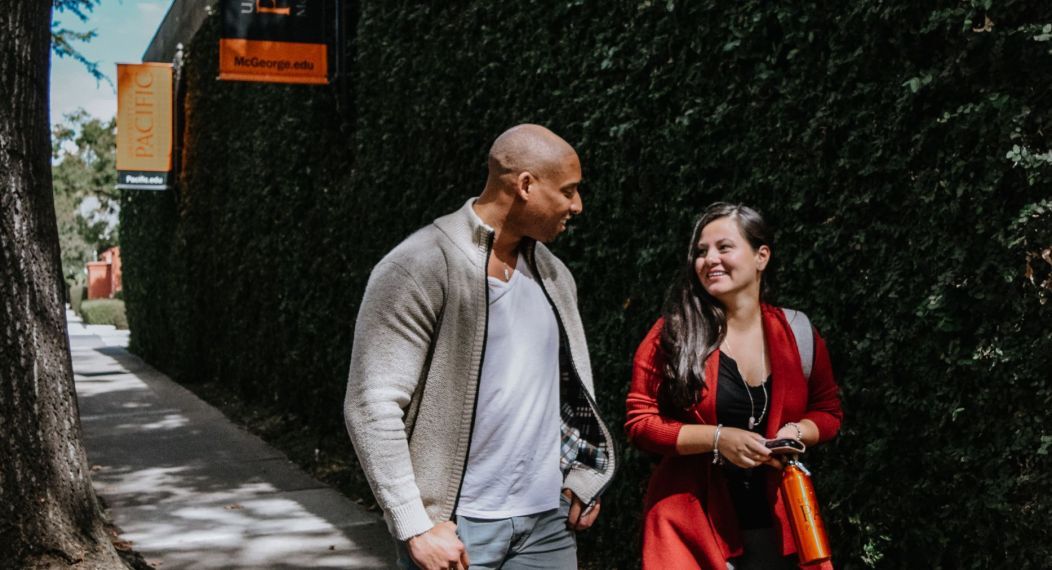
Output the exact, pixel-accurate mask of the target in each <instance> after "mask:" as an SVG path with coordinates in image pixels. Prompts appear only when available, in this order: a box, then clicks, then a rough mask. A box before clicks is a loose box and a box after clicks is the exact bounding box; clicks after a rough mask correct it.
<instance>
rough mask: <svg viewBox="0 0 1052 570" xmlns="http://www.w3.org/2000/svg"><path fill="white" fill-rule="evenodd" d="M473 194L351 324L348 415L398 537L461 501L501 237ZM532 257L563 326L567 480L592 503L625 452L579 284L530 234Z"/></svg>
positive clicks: (425, 237)
mask: <svg viewBox="0 0 1052 570" xmlns="http://www.w3.org/2000/svg"><path fill="white" fill-rule="evenodd" d="M473 203H474V199H472V200H469V201H468V202H467V203H466V204H465V205H464V206H463V207H462V208H460V209H459V210H457V211H456V212H453V213H452V214H449V215H446V216H443V217H441V218H438V219H437V220H435V221H434V223H432V224H431V225H429V226H426V227H424V228H422V229H420V230H418V231H417V232H415V233H414V234H412V235H411V236H409V237H408V238H406V240H405V241H403V242H402V243H401V244H399V245H398V246H397V247H395V248H394V249H393V250H392V251H391V252H390V253H388V254H387V256H385V257H384V258H383V259H382V260H380V262H379V263H378V264H377V265H376V267H374V268H373V271H372V274H371V275H370V278H369V283H368V285H367V286H366V290H365V295H364V297H363V299H362V304H361V307H360V309H359V312H358V319H357V322H356V323H355V329H354V346H353V348H352V351H351V367H350V374H349V377H348V382H347V395H346V398H345V400H344V418H345V420H346V424H347V431H348V433H350V436H351V441H352V442H353V444H354V448H355V451H356V452H357V454H358V460H359V462H360V463H361V465H362V468H363V470H364V471H365V475H366V477H367V479H368V480H369V484H370V486H371V487H372V490H373V494H374V495H375V497H376V500H377V502H378V503H379V504H380V506H381V507H382V508H383V510H384V516H385V518H386V519H387V523H388V527H389V528H390V530H391V534H392V535H394V537H395V538H396V539H398V540H406V539H408V538H410V537H412V536H415V535H417V534H420V533H422V532H426V531H427V530H429V529H430V528H431V527H432V526H433V525H434V524H437V523H438V522H441V521H446V520H450V518H452V516H453V514H454V512H455V510H456V506H457V501H458V500H459V493H460V486H461V482H462V479H463V475H464V469H465V467H466V464H467V457H468V451H469V449H470V443H471V432H472V426H473V424H474V416H475V406H476V395H477V393H478V382H479V376H480V373H481V368H482V367H481V365H482V359H483V357H484V355H485V347H486V324H487V319H488V307H489V302H488V287H487V284H486V265H487V261H488V258H489V253H490V248H491V246H492V239H493V229H492V228H490V227H489V226H487V225H485V224H484V223H483V222H482V221H481V220H480V219H479V217H478V216H477V215H476V214H475V212H474V210H473V209H472V204H473ZM525 257H526V260H527V262H528V263H530V265H531V267H532V268H533V269H534V271H535V272H536V274H537V275H538V276H539V277H540V283H541V286H542V288H543V289H544V291H545V293H546V294H547V295H548V298H549V299H550V301H551V304H552V308H553V309H554V311H555V314H556V317H557V320H558V322H559V325H560V337H561V343H560V346H561V349H560V364H561V378H560V412H561V414H560V415H561V419H562V464H561V466H562V469H563V473H564V482H563V486H564V487H566V488H569V489H571V490H572V491H573V492H574V493H575V494H576V495H577V496H578V497H580V498H581V499H582V500H583V501H586V502H587V501H591V500H593V499H595V498H597V497H598V495H599V494H600V493H602V491H603V490H604V489H605V488H606V486H607V485H608V484H609V482H610V480H611V479H612V478H613V476H614V471H615V468H616V464H617V458H616V453H615V448H614V441H613V439H612V437H611V434H610V430H609V429H608V428H607V426H606V425H605V424H604V423H603V421H602V420H601V419H600V417H599V412H598V409H597V408H596V405H595V400H594V397H593V394H594V390H593V385H592V369H591V363H590V362H589V359H588V346H587V344H586V342H585V335H584V327H583V325H582V324H581V317H580V314H579V313H578V310H577V289H576V285H575V284H574V281H573V277H572V276H571V274H570V272H569V270H568V269H567V268H566V266H565V265H563V263H562V262H561V261H559V259H557V258H556V257H555V256H554V255H553V254H552V253H551V252H550V251H549V250H548V249H547V248H546V247H544V245H542V244H531V245H530V246H529V247H528V248H527V250H526V255H525Z"/></svg>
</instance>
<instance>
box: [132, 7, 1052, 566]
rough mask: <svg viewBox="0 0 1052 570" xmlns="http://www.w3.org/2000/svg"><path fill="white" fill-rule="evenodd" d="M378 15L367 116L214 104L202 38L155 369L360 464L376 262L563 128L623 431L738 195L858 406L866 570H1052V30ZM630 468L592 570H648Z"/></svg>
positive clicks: (1040, 26)
mask: <svg viewBox="0 0 1052 570" xmlns="http://www.w3.org/2000/svg"><path fill="white" fill-rule="evenodd" d="M359 10H360V13H359V14H358V15H357V18H358V24H357V33H356V39H355V40H354V45H353V46H349V49H351V51H353V52H355V54H356V57H355V63H354V77H353V85H352V87H351V92H352V96H353V101H351V104H349V105H347V104H344V105H338V101H337V99H336V97H335V91H334V90H333V89H331V88H324V87H289V86H279V85H265V84H243V83H222V82H217V81H215V74H216V73H215V69H216V42H217V34H218V22H217V21H215V18H213V19H210V20H209V21H208V22H206V24H205V26H204V27H203V28H202V30H201V31H200V32H199V33H198V35H197V37H196V38H195V40H194V42H193V44H192V45H191V47H190V49H189V51H188V61H187V67H186V72H187V77H186V81H187V83H186V85H187V92H188V97H187V100H186V107H187V122H186V125H187V126H186V135H185V138H184V141H185V149H186V150H185V154H184V169H183V172H182V174H181V176H180V184H179V188H178V192H169V193H161V194H147V193H126V194H125V195H124V199H123V203H122V228H121V234H122V246H123V247H122V253H123V255H124V257H125V264H126V269H125V291H126V293H125V295H126V302H127V303H128V310H129V320H130V322H131V326H132V330H133V333H132V343H133V349H134V350H136V351H137V352H139V353H140V354H142V355H144V356H145V358H146V359H147V360H149V361H151V362H153V363H155V364H157V365H158V366H160V367H162V368H164V369H165V370H168V371H171V372H172V373H174V374H176V375H177V376H178V377H179V378H180V379H182V380H184V381H207V382H216V383H222V384H225V385H227V386H229V387H231V389H233V390H234V391H236V392H237V393H240V394H241V395H242V397H243V398H244V399H245V400H246V401H256V402H268V403H270V404H273V403H274V402H277V405H279V406H282V407H284V408H286V409H288V410H289V411H290V413H295V414H298V415H299V416H301V417H305V418H309V421H310V423H311V424H312V425H313V426H314V427H315V428H316V429H317V430H318V432H319V433H322V434H326V435H324V437H331V438H344V437H346V436H345V434H344V432H343V428H342V424H341V422H340V418H339V414H340V402H341V400H342V394H343V389H344V382H345V375H346V369H347V363H348V361H349V355H350V342H351V332H352V326H353V320H354V315H355V313H356V310H357V303H358V301H359V299H360V296H361V292H362V289H363V287H364V284H365V280H366V278H367V276H368V273H369V270H370V269H371V267H372V265H373V264H374V263H375V262H376V261H377V260H378V259H379V258H380V257H381V256H382V255H383V254H384V253H385V252H386V251H387V250H388V249H389V248H390V247H392V246H393V245H394V244H396V243H397V242H398V241H400V240H401V239H402V238H404V237H405V236H406V235H408V234H409V233H410V232H411V231H412V230H413V229H415V228H417V227H419V226H420V225H422V224H425V223H427V222H428V221H430V220H431V219H433V218H434V217H436V216H437V215H440V214H442V213H445V212H447V211H449V210H451V209H454V208H456V207H457V206H459V205H460V204H462V203H463V201H464V200H466V199H467V198H468V197H470V196H473V195H476V194H477V193H478V192H479V191H480V190H481V188H482V184H483V181H484V176H485V172H484V157H485V152H486V149H487V148H488V146H489V143H490V142H491V141H492V140H493V138H494V137H495V136H496V135H497V134H499V133H500V132H501V131H503V130H504V129H505V128H507V127H508V126H511V125H514V124H516V123H520V122H526V121H529V122H537V123H542V124H545V125H548V126H549V127H551V128H552V129H553V130H555V131H556V132H558V133H560V134H561V135H563V136H564V137H565V138H566V139H567V140H568V141H570V142H571V144H574V145H575V146H576V147H577V148H578V150H579V152H580V154H581V158H582V162H583V166H584V178H585V182H584V186H583V192H584V207H585V209H584V215H583V216H582V217H581V218H580V219H579V220H577V221H576V222H575V224H574V225H573V226H572V228H571V229H570V230H569V231H568V232H567V233H566V234H565V235H563V236H562V237H561V238H560V239H559V240H558V241H557V242H556V243H555V244H554V249H555V250H556V252H557V253H558V254H559V255H560V256H561V257H562V258H563V259H564V260H565V261H566V262H567V264H568V265H569V266H570V267H571V269H572V270H573V271H574V273H575V275H576V278H577V282H578V287H579V290H580V305H581V311H582V315H583V318H584V322H585V325H586V327H587V331H588V334H589V339H590V344H591V350H592V361H593V363H594V367H595V371H596V382H597V389H598V391H599V401H600V404H601V406H603V407H604V409H605V411H606V414H607V415H608V419H609V421H610V422H611V423H612V424H614V425H615V426H616V425H619V424H620V423H621V422H622V421H623V418H624V395H625V392H626V390H627V386H628V381H629V375H630V359H631V355H632V353H633V351H634V348H635V346H636V344H637V343H638V342H639V341H640V340H641V339H642V337H643V335H644V334H645V332H646V330H647V328H648V327H649V325H650V324H651V323H652V322H653V320H654V319H655V318H656V316H657V314H658V308H659V305H660V302H661V299H662V296H663V294H664V290H665V288H666V286H667V285H668V283H669V282H670V279H671V276H672V274H673V273H674V272H675V270H676V269H677V267H676V263H677V260H678V259H679V258H680V257H681V255H682V252H683V251H684V250H685V248H686V243H685V240H687V239H688V233H689V230H690V227H689V226H690V222H691V220H692V218H693V217H694V216H696V214H697V213H698V212H699V211H700V210H701V209H702V208H703V207H704V206H705V205H707V204H708V203H710V202H712V201H715V200H720V199H722V200H733V201H741V202H744V203H747V204H750V205H753V206H755V207H757V208H759V209H760V210H761V211H763V212H764V213H765V214H766V216H767V218H768V220H769V221H770V222H771V223H772V224H773V225H774V226H775V227H776V229H777V234H776V242H775V247H774V256H775V267H774V271H775V274H774V276H775V283H776V289H775V291H776V294H777V301H778V302H779V303H781V304H784V305H787V306H792V307H796V308H800V309H803V310H805V311H806V312H808V313H809V314H810V315H811V316H812V318H813V320H814V321H815V322H816V324H817V325H818V327H819V328H820V330H821V331H822V333H823V335H824V336H825V337H826V339H827V341H828V343H829V346H830V349H831V351H832V353H833V357H834V365H835V369H836V371H837V372H838V377H839V380H840V383H841V386H842V393H843V397H844V403H845V408H846V413H847V418H846V422H845V426H844V429H843V431H842V433H841V436H840V437H839V439H838V440H836V441H835V442H834V443H832V444H829V445H826V446H824V447H823V448H819V449H816V450H814V452H813V453H812V452H809V455H810V456H811V457H810V465H811V467H813V471H814V472H815V478H816V482H817V484H818V491H819V494H820V498H821V500H822V503H823V505H824V508H825V511H824V512H825V515H826V519H827V524H828V526H829V527H830V531H831V535H832V540H833V544H834V549H835V551H836V554H837V556H836V560H837V562H838V565H843V567H845V568H865V567H878V568H1000V567H1019V568H1043V567H1047V565H1048V564H1049V562H1050V561H1052V546H1050V541H1049V540H1048V539H1049V531H1048V521H1049V520H1052V500H1050V498H1049V493H1048V492H1047V489H1048V488H1049V487H1050V485H1052V461H1050V458H1049V450H1050V448H1052V428H1049V423H1048V417H1049V413H1048V410H1049V409H1052V382H1050V381H1052V327H1050V323H1052V305H1050V304H1049V303H1048V300H1049V299H1050V298H1052V280H1050V277H1049V276H1050V270H1052V250H1050V249H1049V248H1050V247H1052V186H1050V184H1052V154H1049V152H1050V151H1049V148H1050V144H1049V136H1048V133H1049V130H1050V128H1052V112H1050V110H1049V109H1050V108H1052V91H1050V90H1049V88H1048V86H1049V85H1050V84H1052V41H1050V39H1052V25H1049V24H1052V4H1048V3H1047V2H1040V1H1036V0H1030V1H1006V2H1003V3H1000V4H999V5H997V6H996V7H995V6H992V3H991V2H990V1H989V0H985V1H970V2H957V1H955V2H948V1H943V2H929V3H917V2H910V1H906V0H893V1H890V2H882V3H874V2H867V1H862V0H851V1H846V2H841V3H836V4H835V5H831V4H828V3H818V2H813V1H812V2H803V3H793V5H792V6H790V5H788V4H785V3H770V2H752V1H750V2H737V3H727V2H715V1H710V0H699V1H697V2H675V1H673V0H669V1H665V2H609V1H607V2H599V1H589V0H577V1H565V2H554V1H533V2H526V3H503V4H498V3H492V2H471V1H466V0H464V1H458V2H453V3H450V4H449V5H446V6H443V5H442V4H441V3H424V2H397V3H390V2H362V3H360V7H359ZM625 455H626V465H625V468H624V469H623V470H622V472H621V474H620V476H619V479H618V481H617V483H616V484H615V485H614V486H613V487H612V488H611V490H610V491H609V492H608V494H607V496H606V498H605V499H604V503H603V511H602V515H601V516H600V519H599V523H598V524H597V526H596V527H595V528H594V529H593V530H591V531H589V532H587V533H585V534H583V535H582V536H581V558H582V561H583V562H585V563H586V565H588V566H591V567H597V568H606V567H632V566H634V565H636V564H637V560H638V519H639V512H640V505H641V494H642V489H643V486H644V485H645V481H646V477H647V473H648V471H649V469H650V466H651V463H650V460H649V459H648V458H646V457H644V456H642V455H641V454H639V453H637V452H635V451H634V450H632V449H631V448H628V447H627V446H626V448H625ZM358 480H359V481H360V477H358ZM361 492H362V493H363V494H368V490H367V488H365V487H364V486H362V487H361Z"/></svg>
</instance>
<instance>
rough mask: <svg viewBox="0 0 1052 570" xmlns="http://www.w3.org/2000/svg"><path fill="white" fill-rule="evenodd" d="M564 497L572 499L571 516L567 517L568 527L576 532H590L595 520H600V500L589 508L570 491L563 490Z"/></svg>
mask: <svg viewBox="0 0 1052 570" xmlns="http://www.w3.org/2000/svg"><path fill="white" fill-rule="evenodd" d="M563 495H565V496H566V498H568V499H570V514H569V515H568V516H567V517H566V526H567V527H568V528H569V529H570V530H575V531H582V530H588V528H589V527H591V526H592V523H594V522H595V519H597V518H599V506H600V505H599V499H598V498H596V500H595V503H593V504H592V505H591V506H589V505H586V504H584V502H583V501H582V500H581V499H578V498H577V495H575V494H574V492H573V491H571V490H569V489H563Z"/></svg>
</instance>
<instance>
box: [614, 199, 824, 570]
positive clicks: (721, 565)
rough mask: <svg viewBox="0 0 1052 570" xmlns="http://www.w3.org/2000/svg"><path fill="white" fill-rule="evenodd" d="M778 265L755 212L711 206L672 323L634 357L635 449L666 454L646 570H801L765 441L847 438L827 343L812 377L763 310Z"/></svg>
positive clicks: (647, 513)
mask: <svg viewBox="0 0 1052 570" xmlns="http://www.w3.org/2000/svg"><path fill="white" fill-rule="evenodd" d="M770 258H771V244H770V239H769V236H768V230H767V226H766V224H765V223H764V221H763V218H761V217H760V215H759V214H758V213H757V212H756V211H754V210H752V209H751V208H748V207H745V206H740V205H732V204H726V203H722V202H720V203H716V204H713V205H711V206H709V207H708V208H707V209H706V210H705V212H704V213H703V214H702V215H701V217H700V219H699V220H698V222H697V225H696V226H695V228H694V232H693V235H692V236H691V241H690V248H689V253H688V256H687V260H686V261H687V264H686V266H685V267H684V271H683V274H682V275H681V277H680V279H679V281H678V282H677V283H675V284H674V285H673V286H672V288H671V289H670V290H669V296H668V300H667V302H666V307H665V310H664V314H663V316H662V317H661V318H660V319H658V321H657V323H655V324H654V326H653V327H652V328H651V329H650V332H649V333H648V334H647V336H646V338H645V339H644V340H643V342H642V343H641V344H640V345H639V349H638V350H637V352H636V356H635V361H634V368H633V373H632V388H631V390H630V392H629V394H628V402H627V405H628V416H627V417H628V419H627V421H626V423H625V428H626V430H627V432H628V437H629V440H630V441H631V442H632V443H633V444H634V445H635V446H637V447H639V448H640V449H642V450H644V451H647V452H650V453H656V454H659V455H660V456H661V462H660V463H659V464H658V465H657V467H656V468H655V470H654V472H653V474H652V475H651V478H650V484H649V486H648V489H647V494H646V499H645V505H644V523H643V566H644V568H654V569H659V568H660V569H664V568H676V569H681V568H703V569H706V570H727V569H730V568H733V569H734V570H745V569H760V568H762V569H765V570H767V569H774V568H791V567H792V564H791V560H792V559H793V556H792V555H793V554H794V553H795V551H796V547H795V545H794V544H793V538H792V531H791V529H790V527H789V522H788V520H787V519H786V515H785V509H784V506H783V503H782V498H781V491H780V489H779V481H780V471H779V470H780V468H781V463H780V462H779V461H778V459H777V458H776V457H775V456H772V455H771V452H770V450H768V449H767V447H765V445H764V442H765V441H767V440H768V439H780V438H794V439H798V440H800V441H801V442H803V443H804V444H805V445H807V446H812V445H815V444H817V443H821V442H824V441H826V440H828V439H830V438H832V437H833V436H834V435H836V433H837V431H838V430H839V428H840V420H841V417H842V415H843V414H842V411H841V408H840V400H839V396H838V395H837V386H836V382H835V381H834V379H833V373H832V370H831V367H830V363H829V355H828V353H827V352H826V347H825V343H824V342H823V341H822V339H821V338H820V337H819V336H818V335H817V334H815V335H814V361H813V368H812V370H811V374H810V378H805V377H804V371H803V368H802V364H801V357H800V353H799V351H798V349H797V345H796V340H795V337H794V336H793V332H792V329H791V327H790V325H789V322H788V321H787V319H786V315H785V313H784V312H783V311H782V310H781V309H779V308H777V307H773V306H771V305H768V304H766V303H764V302H763V301H762V298H763V290H764V284H765V283H764V281H765V280H764V270H765V269H766V268H767V265H768V262H769V261H770Z"/></svg>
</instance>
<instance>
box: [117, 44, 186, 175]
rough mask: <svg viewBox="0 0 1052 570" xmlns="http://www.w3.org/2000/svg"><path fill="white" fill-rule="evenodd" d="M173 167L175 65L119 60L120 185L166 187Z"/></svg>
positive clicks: (118, 159)
mask: <svg viewBox="0 0 1052 570" xmlns="http://www.w3.org/2000/svg"><path fill="white" fill-rule="evenodd" d="M171 170H172V66H171V64H167V63H135V64H133V63H118V64H117V188H124V189H135V190H164V189H166V188H168V182H169V176H170V173H171Z"/></svg>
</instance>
